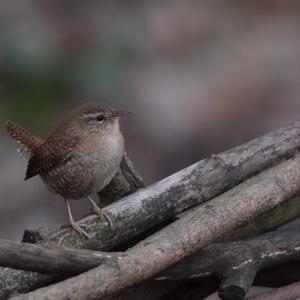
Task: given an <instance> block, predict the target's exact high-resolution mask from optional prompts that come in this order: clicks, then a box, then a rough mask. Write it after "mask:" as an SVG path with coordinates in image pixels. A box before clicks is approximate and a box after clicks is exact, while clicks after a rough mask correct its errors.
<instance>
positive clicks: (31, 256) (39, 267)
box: [0, 240, 123, 275]
mask: <svg viewBox="0 0 300 300" xmlns="http://www.w3.org/2000/svg"><path fill="white" fill-rule="evenodd" d="M112 255H114V256H123V254H122V253H116V252H114V253H112V254H107V253H105V252H95V251H90V250H75V249H68V248H61V247H57V246H47V245H36V244H27V243H20V242H13V241H7V240H0V265H1V266H2V267H9V268H14V269H21V270H26V271H35V272H39V273H44V274H64V275H74V274H80V273H83V272H85V271H87V270H90V269H93V268H95V267H97V266H99V265H100V264H101V263H103V261H105V260H106V259H107V258H111V256H112Z"/></svg>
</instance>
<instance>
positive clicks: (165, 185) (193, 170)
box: [0, 122, 300, 299]
mask: <svg viewBox="0 0 300 300" xmlns="http://www.w3.org/2000/svg"><path fill="white" fill-rule="evenodd" d="M299 146H300V122H295V123H293V124H291V125H290V126H288V127H285V128H281V129H279V130H276V131H274V132H272V133H270V134H267V135H265V136H263V137H261V138H258V139H255V140H253V141H251V142H249V143H246V144H244V145H242V146H239V147H236V148H234V149H232V150H229V151H226V152H224V153H222V154H219V155H217V156H212V157H210V158H208V159H205V160H203V161H201V162H199V163H197V164H195V165H193V166H191V167H189V168H187V169H185V170H183V171H180V172H178V173H176V174H174V175H173V176H171V177H169V178H167V179H164V180H162V181H160V182H159V183H157V184H154V185H152V186H150V187H148V188H146V189H145V190H143V191H139V192H137V193H135V194H134V195H132V196H128V197H126V199H124V200H121V201H119V202H116V203H114V204H113V205H110V206H109V207H107V209H106V210H107V211H108V212H109V213H110V214H112V215H113V219H114V224H115V229H114V230H113V229H111V228H110V226H109V225H108V224H103V223H102V222H99V219H98V218H96V217H94V216H90V217H87V218H85V219H84V220H83V222H85V223H87V224H90V225H91V227H90V231H93V237H94V238H93V240H91V241H87V240H86V239H85V238H82V237H81V236H79V235H77V234H76V233H74V232H73V231H72V230H70V229H61V226H56V227H54V228H46V229H42V230H37V231H27V232H26V234H25V236H24V240H25V241H27V242H42V243H53V244H58V245H61V246H63V245H65V246H69V247H76V248H90V249H99V250H105V249H111V248H112V247H114V246H115V245H117V244H120V243H123V242H124V241H126V240H128V239H129V238H130V237H132V236H134V235H137V234H139V233H141V232H143V231H145V230H146V229H148V228H149V227H153V226H154V225H155V224H157V223H160V222H162V221H163V220H166V219H168V218H169V217H170V216H173V215H175V214H177V213H179V212H181V211H183V210H185V209H187V208H189V207H192V206H194V205H195V204H197V203H201V202H203V201H205V200H208V199H209V198H211V197H213V196H215V195H217V194H219V193H220V192H222V191H224V190H226V189H229V188H230V187H232V186H234V185H236V184H237V183H239V182H240V181H242V180H245V179H246V178H247V177H249V176H251V175H253V174H256V173H258V172H260V171H262V170H263V169H265V168H267V167H269V166H271V165H274V164H276V163H277V162H278V161H280V160H282V159H285V158H288V157H290V156H292V155H293V154H294V153H295V152H297V151H298V149H299ZM133 173H134V172H133ZM138 181H139V180H138ZM125 185H126V184H125ZM295 206H296V205H295ZM298 209H299V207H298ZM290 211H292V210H290ZM290 211H289V212H290ZM263 226H264V225H260V226H256V228H257V229H260V227H263ZM90 233H91V232H90ZM54 279H55V277H53V276H52V277H51V278H50V277H47V276H40V275H39V274H35V273H29V272H22V271H16V270H10V269H0V287H1V288H0V299H6V297H7V295H8V294H10V293H12V292H14V291H16V292H26V291H28V290H29V289H32V288H35V287H36V286H41V285H46V284H48V283H49V282H51V281H52V280H54Z"/></svg>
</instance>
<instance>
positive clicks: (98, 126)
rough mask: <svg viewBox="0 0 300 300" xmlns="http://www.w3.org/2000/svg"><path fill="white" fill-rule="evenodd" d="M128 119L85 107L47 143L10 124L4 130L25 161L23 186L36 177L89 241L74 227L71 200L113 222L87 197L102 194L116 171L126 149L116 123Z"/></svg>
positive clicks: (105, 109)
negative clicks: (85, 203)
mask: <svg viewBox="0 0 300 300" xmlns="http://www.w3.org/2000/svg"><path fill="white" fill-rule="evenodd" d="M126 114H128V112H126V111H113V110H111V109H110V108H109V107H107V106H105V105H100V104H98V103H87V104H84V105H82V106H80V107H78V108H77V109H75V110H74V111H73V112H72V113H71V114H70V115H69V116H68V117H67V119H66V120H65V121H64V122H63V123H62V124H61V125H60V126H59V127H57V128H56V129H55V130H54V131H53V133H52V134H51V135H50V136H49V137H48V138H47V139H46V140H45V141H44V140H42V139H39V138H37V137H35V136H33V135H32V134H31V133H30V132H28V131H26V130H25V129H23V128H22V127H21V126H19V125H17V124H15V123H13V122H10V121H7V122H6V124H5V128H6V130H7V132H8V134H9V135H10V136H11V137H13V138H14V139H15V140H16V141H17V142H19V143H21V145H22V147H21V149H20V152H22V153H23V154H24V155H25V156H26V157H27V158H28V159H29V161H28V167H27V172H26V177H25V180H27V179H29V178H32V177H34V176H36V175H40V176H41V178H42V179H43V180H44V182H45V183H46V185H47V186H48V187H49V189H50V190H51V191H53V192H55V193H58V194H60V195H61V196H62V197H63V198H64V199H65V203H66V205H67V210H68V215H69V219H70V224H71V226H72V227H73V228H74V229H75V230H76V231H78V232H79V233H81V234H83V235H85V236H86V237H88V238H89V236H88V234H87V233H86V232H85V231H84V230H83V228H81V227H80V225H79V224H78V223H76V222H75V221H74V219H73V217H72V213H71V208H70V203H69V200H70V199H80V198H84V197H87V198H88V199H89V201H90V202H91V204H92V209H93V211H94V212H95V213H97V214H98V215H100V216H101V217H103V216H105V217H106V218H107V219H108V220H109V221H110V222H111V220H110V218H109V217H108V215H107V214H106V213H105V212H104V211H102V210H101V208H100V207H98V206H97V204H96V203H95V202H94V201H93V199H92V198H91V197H90V195H91V194H92V193H94V192H99V191H101V190H102V189H103V188H104V187H105V186H106V185H107V184H108V183H109V182H110V181H111V180H112V178H113V177H114V176H115V174H116V173H117V171H118V169H119V167H120V163H121V160H122V158H123V155H124V152H125V147H124V138H123V135H122V133H121V131H120V128H119V117H121V116H123V115H126Z"/></svg>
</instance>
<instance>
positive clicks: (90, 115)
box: [80, 112, 103, 119]
mask: <svg viewBox="0 0 300 300" xmlns="http://www.w3.org/2000/svg"><path fill="white" fill-rule="evenodd" d="M102 114H103V113H101V112H98V113H92V114H81V115H80V118H81V119H88V118H89V119H92V118H97V117H98V116H99V115H102Z"/></svg>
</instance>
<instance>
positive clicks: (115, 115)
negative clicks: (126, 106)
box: [112, 110, 131, 118]
mask: <svg viewBox="0 0 300 300" xmlns="http://www.w3.org/2000/svg"><path fill="white" fill-rule="evenodd" d="M128 114H131V112H130V111H125V110H116V111H113V112H112V117H113V118H119V117H122V116H126V115H128Z"/></svg>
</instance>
